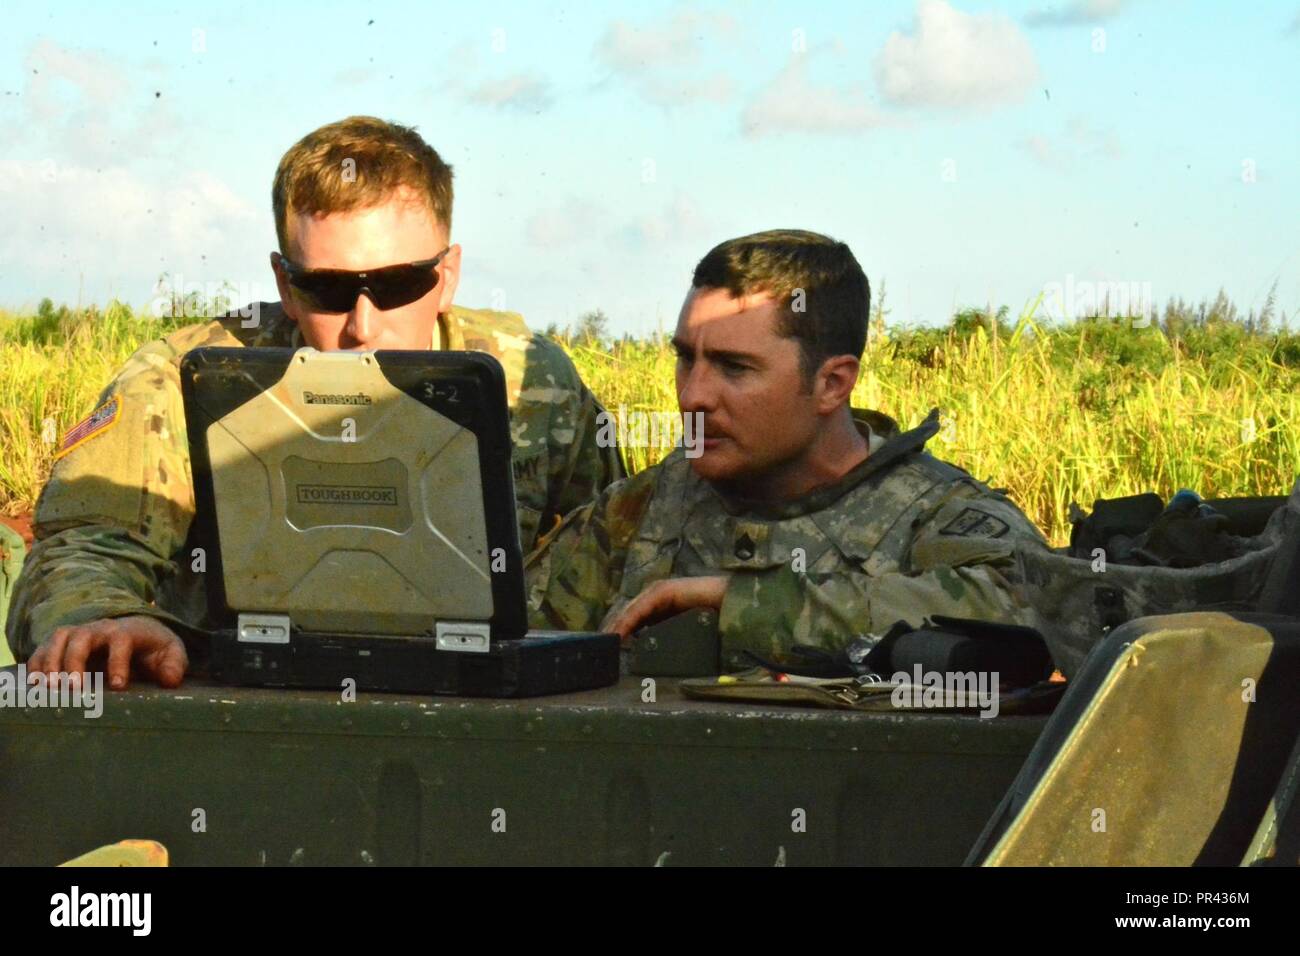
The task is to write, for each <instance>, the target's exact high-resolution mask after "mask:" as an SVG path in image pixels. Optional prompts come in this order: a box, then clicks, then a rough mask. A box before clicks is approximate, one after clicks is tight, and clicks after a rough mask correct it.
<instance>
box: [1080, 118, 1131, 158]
mask: <svg viewBox="0 0 1300 956" xmlns="http://www.w3.org/2000/svg"><path fill="white" fill-rule="evenodd" d="M1066 131H1067V132H1068V133H1069V136H1070V139H1071V140H1072V141H1073V142H1074V144H1075V145H1076V146H1077V147H1079V149H1080V150H1082V151H1083V152H1085V153H1089V154H1093V155H1096V154H1101V155H1103V156H1105V157H1106V158H1107V159H1119V157H1120V156H1122V155H1123V154H1124V148H1123V146H1122V145H1121V144H1120V139H1119V137H1118V136H1117V135H1115V133H1114V132H1113V131H1112V130H1103V129H1096V128H1094V127H1093V126H1091V125H1089V124H1088V121H1087V120H1085V119H1084V118H1083V117H1081V116H1074V117H1071V119H1070V122H1069V124H1068V125H1067V127H1066Z"/></svg>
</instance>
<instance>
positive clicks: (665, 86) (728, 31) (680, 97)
mask: <svg viewBox="0 0 1300 956" xmlns="http://www.w3.org/2000/svg"><path fill="white" fill-rule="evenodd" d="M736 29H737V24H736V21H735V20H734V19H733V18H732V17H731V16H729V15H727V14H712V13H697V12H693V11H679V12H678V13H675V14H673V15H672V16H671V17H669V18H667V19H666V20H662V21H659V22H654V23H649V24H632V23H628V22H627V21H624V20H615V21H613V22H612V23H610V24H609V26H607V27H606V28H605V32H604V33H603V34H602V35H601V37H600V39H599V40H597V41H596V46H595V50H594V55H595V57H596V60H597V62H598V63H600V64H601V65H602V66H604V67H605V68H606V69H607V70H608V71H609V73H610V74H611V76H614V77H616V78H618V79H621V80H624V81H627V82H629V83H631V84H632V86H633V88H634V89H635V90H636V91H637V92H638V93H639V94H640V95H641V96H642V97H643V98H645V99H647V100H649V101H650V102H651V103H654V104H655V105H657V106H663V107H675V106H685V105H688V104H691V103H700V102H714V103H724V102H727V101H729V100H730V99H731V97H732V95H733V92H734V91H733V86H732V82H731V79H730V78H729V77H728V76H727V75H726V74H725V73H723V72H721V71H719V70H717V69H710V68H709V66H708V63H709V59H710V57H711V56H714V55H715V54H717V53H718V51H719V50H720V49H722V48H723V47H724V45H725V44H727V43H729V42H731V41H732V40H733V39H734V37H735V33H736Z"/></svg>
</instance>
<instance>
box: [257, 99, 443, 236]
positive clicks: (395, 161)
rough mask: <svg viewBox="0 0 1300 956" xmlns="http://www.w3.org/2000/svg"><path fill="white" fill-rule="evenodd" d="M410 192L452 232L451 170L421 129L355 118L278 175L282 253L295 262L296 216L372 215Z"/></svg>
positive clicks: (308, 139)
mask: <svg viewBox="0 0 1300 956" xmlns="http://www.w3.org/2000/svg"><path fill="white" fill-rule="evenodd" d="M403 187H406V188H407V189H409V190H411V191H412V192H413V193H414V194H415V195H416V196H417V197H418V198H419V199H421V200H423V201H424V202H425V203H426V204H427V206H428V207H429V209H430V210H432V212H433V215H434V219H435V220H436V221H437V222H439V223H441V224H442V225H443V226H444V227H446V229H447V231H448V233H450V232H451V201H452V189H451V167H450V166H448V165H447V164H446V163H444V162H443V161H442V157H441V156H439V155H438V152H437V150H435V149H434V148H433V147H432V146H430V145H429V144H428V143H426V142H425V141H424V140H423V139H421V138H420V135H419V134H418V133H417V132H416V131H415V129H414V128H413V127H409V126H399V125H398V124H396V123H389V122H386V121H385V120H381V119H378V118H376V117H374V116H349V117H348V118H347V119H344V120H339V121H338V122H337V123H330V124H329V125H328V126H322V127H321V128H320V129H318V130H314V131H313V132H310V133H308V134H307V135H306V136H304V137H303V138H302V139H300V140H298V142H296V143H294V144H293V146H291V147H290V148H289V151H288V152H287V153H285V154H284V156H283V157H282V158H281V160H280V165H279V167H278V168H277V169H276V171H275V184H274V186H272V188H271V206H272V208H273V209H274V211H275V234H276V237H277V238H278V239H279V241H280V251H281V252H282V253H284V254H285V255H288V254H289V249H288V235H289V231H288V223H289V216H290V215H298V214H301V213H309V214H313V215H314V214H316V213H325V214H329V213H335V212H348V211H350V210H353V209H365V208H367V207H369V206H375V205H378V204H380V203H382V202H384V201H385V200H386V199H388V198H389V197H390V196H392V195H393V194H394V193H396V192H398V191H400V190H402V188H403Z"/></svg>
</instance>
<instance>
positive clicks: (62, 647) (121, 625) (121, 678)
mask: <svg viewBox="0 0 1300 956" xmlns="http://www.w3.org/2000/svg"><path fill="white" fill-rule="evenodd" d="M92 655H98V656H100V657H101V658H105V657H106V661H107V666H106V667H105V679H106V680H107V681H108V686H109V687H111V688H113V689H114V690H122V689H123V688H125V687H126V686H127V684H128V683H130V680H131V672H132V670H133V669H134V671H135V673H136V674H137V675H138V676H140V677H142V678H146V679H152V680H156V681H157V682H158V684H159V685H160V686H162V687H179V686H180V683H181V681H182V680H183V679H184V678H185V669H186V668H187V667H188V666H189V663H190V658H189V655H188V654H187V653H185V644H184V643H183V642H182V641H181V639H180V638H179V637H177V636H176V632H175V631H173V630H172V629H171V628H170V627H168V626H167V625H166V624H164V623H162V622H161V621H159V620H158V619H156V618H152V617H149V616H147V615H144V614H136V615H132V616H130V617H116V618H111V619H106V620H100V621H91V622H90V623H89V624H78V625H75V626H73V627H60V628H56V629H55V631H54V633H53V634H51V635H50V636H49V638H48V639H47V640H46V641H45V643H44V644H42V645H41V646H40V647H38V648H37V649H36V652H35V653H34V654H32V656H31V659H30V660H29V661H28V662H27V672H28V673H29V674H36V673H38V672H40V673H44V674H46V675H54V674H57V673H59V672H63V673H67V674H81V673H83V672H86V670H87V668H86V662H87V661H88V660H89V659H90V658H91V656H92ZM133 665H134V667H133Z"/></svg>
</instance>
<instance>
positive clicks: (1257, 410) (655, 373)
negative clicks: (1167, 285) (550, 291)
mask: <svg viewBox="0 0 1300 956" xmlns="http://www.w3.org/2000/svg"><path fill="white" fill-rule="evenodd" d="M174 311H175V312H176V313H177V316H178V317H176V318H171V317H166V318H154V317H152V316H150V315H141V314H138V313H136V312H133V311H132V310H131V309H130V308H129V307H127V306H125V305H122V304H121V303H116V302H114V303H110V304H109V305H108V306H107V307H105V308H103V309H98V308H87V309H67V308H64V307H59V308H55V307H54V306H53V305H52V304H51V303H49V302H48V300H47V301H45V302H42V304H41V307H40V309H39V310H38V311H37V312H35V313H32V314H13V313H5V312H0V514H6V515H18V514H23V513H26V512H28V511H30V510H31V508H32V506H33V503H34V502H35V499H36V495H37V494H38V492H39V490H40V487H41V485H42V483H43V482H44V481H45V479H46V477H47V476H48V474H49V469H50V465H51V461H52V454H53V449H54V447H55V443H56V442H57V438H58V436H59V435H61V434H62V433H63V431H64V430H65V429H67V428H68V427H69V426H70V425H72V424H74V423H75V422H76V421H77V420H78V419H79V418H80V417H81V416H83V415H85V414H86V412H88V411H89V410H90V409H91V408H92V407H93V406H94V403H95V400H96V397H97V396H98V394H99V392H100V390H101V389H102V388H103V387H104V385H105V384H107V382H108V381H109V379H110V378H111V377H112V374H113V372H114V371H115V370H116V369H117V367H118V366H120V365H121V364H122V362H123V361H124V360H125V359H126V358H127V356H129V355H130V354H131V352H132V351H133V350H134V349H135V348H136V347H137V346H139V345H140V344H142V343H144V342H146V341H148V340H150V339H153V338H156V337H158V336H160V335H165V334H166V333H167V332H168V331H170V330H172V329H174V328H176V327H178V326H180V325H182V324H185V323H187V322H193V321H203V319H201V318H184V317H183V315H184V313H185V312H186V309H184V308H176V309H175V310H174ZM188 311H189V312H190V314H191V315H192V314H193V313H194V312H195V311H196V310H194V309H193V308H191V309H189V310H188ZM1268 324H1269V322H1268V321H1267V317H1265V318H1264V320H1263V321H1256V319H1255V317H1254V316H1253V315H1252V316H1250V317H1249V318H1248V319H1247V320H1241V319H1239V318H1238V317H1237V316H1236V314H1235V310H1233V309H1231V307H1230V305H1229V306H1228V308H1227V309H1224V308H1220V309H1219V310H1218V311H1217V312H1216V311H1215V307H1214V306H1213V305H1211V307H1210V308H1209V309H1208V310H1207V309H1206V307H1205V304H1202V306H1201V308H1200V310H1199V312H1198V311H1197V310H1196V309H1192V308H1186V307H1184V308H1182V309H1181V311H1180V310H1179V309H1173V310H1172V311H1171V309H1170V308H1167V309H1166V314H1165V317H1164V319H1163V320H1161V321H1152V322H1150V323H1142V322H1135V321H1133V320H1129V319H1118V320H1117V319H1105V318H1101V319H1091V320H1086V321H1080V322H1077V323H1072V324H1069V325H1066V326H1048V325H1045V324H1042V323H1040V322H1038V321H1036V319H1035V310H1034V308H1033V307H1032V306H1031V307H1030V308H1028V309H1026V311H1025V312H1024V314H1022V315H1021V316H1019V317H1018V318H1017V319H1009V318H1008V317H1007V315H1006V311H1005V310H1002V311H1001V312H999V313H997V314H991V313H980V312H965V313H961V314H959V315H958V316H956V317H955V318H954V320H953V321H952V323H951V324H950V325H949V326H948V327H946V328H943V329H911V330H908V329H890V328H888V327H887V325H886V323H885V322H884V321H883V316H882V315H881V314H880V313H879V312H877V316H876V320H875V321H873V334H872V341H871V342H870V344H869V346H868V351H867V355H866V357H865V360H864V363H863V369H862V375H861V378H860V379H859V381H858V385H857V389H856V390H855V392H854V404H855V405H858V406H862V407H868V408H875V409H879V410H880V411H883V412H885V413H887V414H889V415H891V416H893V417H894V418H895V419H897V420H898V421H899V422H900V424H902V425H903V426H904V427H907V426H910V425H914V424H916V423H917V422H919V421H920V420H921V419H922V418H923V417H924V416H925V415H926V413H927V412H928V411H929V409H930V408H931V407H934V406H938V407H939V408H940V409H941V410H942V412H943V415H944V425H943V429H942V430H941V432H940V434H939V436H937V437H936V439H935V440H934V441H933V442H932V443H931V446H930V447H931V450H932V451H933V452H934V453H935V454H936V455H938V456H939V457H941V458H944V459H947V460H949V461H952V462H953V463H955V464H958V465H960V466H962V467H963V468H966V469H967V470H968V471H970V472H972V473H973V474H974V475H975V476H977V477H979V478H982V479H984V480H986V481H988V482H989V483H990V484H992V485H993V486H995V487H1001V488H1006V489H1008V490H1009V491H1010V493H1011V495H1012V497H1013V498H1014V499H1015V500H1016V502H1017V503H1019V505H1020V506H1021V507H1022V508H1023V509H1024V510H1025V512H1026V513H1027V514H1028V515H1029V516H1030V517H1031V518H1032V519H1033V520H1034V521H1035V522H1037V523H1038V525H1039V526H1040V527H1041V528H1043V529H1044V531H1045V532H1046V533H1047V534H1048V535H1049V537H1050V538H1051V539H1052V540H1053V542H1054V543H1058V544H1059V543H1064V542H1065V541H1066V540H1068V536H1069V524H1068V520H1067V513H1068V507H1069V504H1070V502H1071V501H1077V502H1079V503H1080V504H1083V505H1085V506H1091V503H1092V501H1093V499H1095V498H1099V497H1112V496H1116V495H1122V494H1130V493H1135V492H1139V491H1156V492H1158V493H1160V494H1162V495H1164V496H1166V497H1167V496H1168V495H1170V494H1172V493H1173V492H1174V491H1176V490H1177V489H1179V488H1184V487H1186V488H1192V489H1195V490H1196V491H1198V492H1200V493H1201V494H1203V495H1205V496H1206V497H1223V496H1232V495H1256V494H1282V493H1285V492H1286V491H1288V490H1289V488H1290V485H1291V483H1292V480H1293V478H1294V477H1295V475H1296V474H1297V472H1300V399H1297V384H1298V383H1300V337H1297V336H1293V335H1291V334H1289V333H1287V332H1285V331H1282V332H1276V331H1270V330H1269V329H1268ZM1143 326H1145V327H1143ZM559 338H560V340H561V342H562V343H563V344H564V345H565V347H566V349H567V350H568V352H569V354H570V355H571V356H572V357H573V360H574V363H575V364H576V365H577V367H578V370H579V371H580V372H581V374H582V376H583V378H584V379H585V381H586V382H587V383H588V385H589V386H590V387H591V389H592V391H593V392H595V394H596V396H597V397H598V398H599V399H600V400H601V402H602V403H603V404H604V405H605V407H606V408H608V409H611V410H614V409H617V408H618V407H619V406H624V407H625V408H626V409H627V410H629V411H632V410H641V411H649V412H660V411H670V410H674V409H675V408H676V397H675V394H674V391H673V364H674V362H673V356H672V352H671V350H670V349H669V348H668V346H667V343H666V342H665V341H662V340H659V339H652V340H649V341H647V340H627V339H624V340H620V341H609V340H608V338H607V337H604V336H603V334H602V331H601V328H600V325H599V323H596V324H595V325H594V326H593V325H592V324H591V323H588V324H587V325H586V327H585V328H581V329H580V330H579V331H578V332H577V333H575V334H573V335H567V334H564V333H559ZM666 451H667V449H658V448H649V449H645V448H632V449H626V450H625V455H626V457H627V459H628V465H629V467H630V468H631V469H632V470H634V471H636V470H640V469H641V468H644V467H646V466H647V465H648V464H652V463H653V462H654V461H656V460H658V459H659V458H660V457H662V455H663V454H665V453H666Z"/></svg>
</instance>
